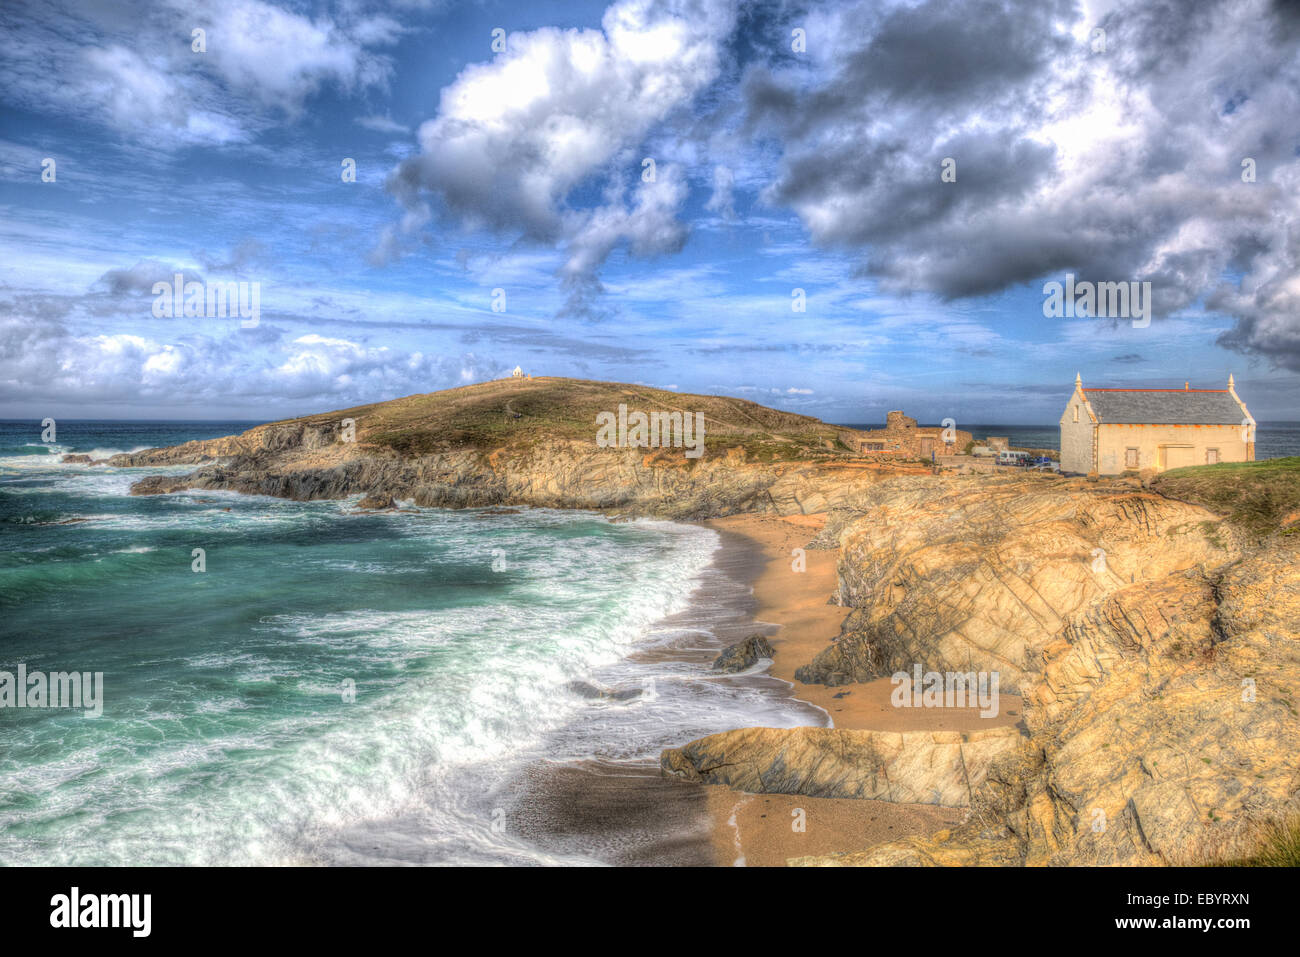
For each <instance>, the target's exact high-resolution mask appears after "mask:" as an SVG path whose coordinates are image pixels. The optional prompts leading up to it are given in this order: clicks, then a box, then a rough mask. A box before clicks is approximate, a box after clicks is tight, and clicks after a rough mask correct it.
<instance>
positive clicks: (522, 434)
mask: <svg viewBox="0 0 1300 957" xmlns="http://www.w3.org/2000/svg"><path fill="white" fill-rule="evenodd" d="M620 404H624V405H626V406H627V408H628V411H629V412H634V411H639V412H647V413H649V412H674V411H681V412H687V413H695V412H701V413H703V414H704V439H705V444H706V446H707V448H708V452H709V454H710V455H713V454H720V453H725V452H726V451H727V450H729V449H734V448H740V449H743V450H744V452H745V455H746V458H748V459H749V460H751V461H762V462H780V461H794V460H807V459H816V460H822V459H834V458H840V457H847V456H849V455H850V454H851V453H850V450H849V449H848V447H847V446H846V445H845V444H844V443H843V441H841V439H840V436H841V434H842V433H843V432H844V430H843V429H840V428H838V427H836V426H833V425H827V424H826V423H825V422H822V421H820V420H818V419H814V418H810V417H808V416H803V415H796V414H794V413H792V412H782V411H780V410H778V409H771V408H767V407H766V406H762V405H758V404H757V403H754V402H748V401H746V400H744V399H734V398H728V397H726V396H711V395H692V394H689V393H679V392H670V391H667V390H664V389H652V388H650V387H648V386H639V385H632V384H627V383H618V382H594V381H589V380H585V379H565V378H556V377H539V378H534V379H499V380H496V381H493V382H483V383H479V384H477V385H471V386H464V387H461V388H458V389H447V390H444V391H442V392H431V393H427V394H423V395H411V396H406V397H404V398H401V399H394V400H392V401H389V402H380V403H376V404H373V405H365V406H358V407H356V408H353V409H342V410H339V411H337V412H330V413H326V414H323V415H314V416H307V417H304V418H303V419H300V420H295V421H301V422H307V423H311V422H316V421H318V422H322V423H323V422H327V421H338V420H339V419H341V418H352V419H354V420H355V422H356V430H357V441H358V443H361V444H363V445H369V446H372V447H378V448H384V449H391V450H393V451H395V452H398V453H401V454H403V455H426V454H430V453H433V452H440V451H448V450H452V449H477V450H481V451H485V452H486V451H493V450H496V449H502V448H509V449H511V450H513V451H526V450H527V449H529V448H531V447H534V446H538V445H541V444H545V443H554V442H556V441H566V440H567V441H577V442H587V443H591V444H592V445H593V446H594V444H595V441H596V428H597V427H596V416H597V414H598V413H601V412H610V413H615V414H616V413H617V411H618V406H619V405H620Z"/></svg>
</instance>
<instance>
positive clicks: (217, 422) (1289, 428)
mask: <svg viewBox="0 0 1300 957" xmlns="http://www.w3.org/2000/svg"><path fill="white" fill-rule="evenodd" d="M56 421H57V423H58V425H57V427H58V428H67V429H72V430H74V431H72V432H64V433H63V435H60V436H58V438H57V439H56V441H57V442H58V445H59V446H60V449H59V451H60V453H61V454H67V453H69V452H80V453H85V452H93V451H95V448H94V447H93V445H86V444H85V443H84V442H82V443H78V441H77V439H78V436H77V434H76V430H77V427H85V426H95V428H94V429H91V430H90V432H91V433H93V434H94V435H96V436H97V437H98V438H105V437H108V436H111V437H112V439H113V440H114V442H113V444H114V445H115V446H117V447H118V448H120V447H121V446H120V445H118V443H130V444H131V447H134V448H148V447H153V446H154V443H155V442H156V441H157V440H158V439H159V438H163V439H165V441H164V444H165V445H173V444H174V445H179V444H180V443H182V442H187V441H190V440H191V439H210V438H220V437H221V436H225V435H236V434H238V433H240V432H243V431H246V430H247V429H251V428H253V427H255V426H258V425H264V424H265V423H266V422H277V421H281V420H279V419H266V420H258V419H73V418H67V419H58V420H56ZM827 424H828V425H833V426H837V427H840V428H846V429H860V430H863V431H870V430H872V429H879V428H881V427H882V426H883V423H882V422H828V423H827ZM919 424H920V425H922V426H927V427H938V426H939V423H928V422H921V423H919ZM957 427H958V428H959V429H961V430H962V431H963V432H969V433H971V434H972V435H973V436H975V438H976V439H977V440H978V439H985V438H987V437H988V436H990V435H999V436H1002V435H1004V436H1006V437H1007V439H1008V440H1009V444H1010V445H1011V446H1013V447H1016V448H1027V449H1052V450H1054V451H1059V450H1060V447H1061V435H1060V427H1059V425H1058V424H1057V423H1055V422H1053V423H1051V424H1043V425H1023V424H1022V425H1007V424H996V423H995V424H973V425H970V424H966V423H959V424H958V426H957ZM593 428H594V427H593ZM25 430H30V431H31V438H30V440H24V441H23V442H22V444H23V445H24V446H26V448H25V449H22V450H21V451H22V452H25V453H26V454H32V453H33V452H34V453H36V454H41V453H45V452H49V451H52V450H50V449H48V448H45V449H42V448H34V447H33V446H38V445H42V444H45V443H41V442H40V432H41V427H40V422H39V420H37V419H21V418H0V434H3V435H5V436H7V437H9V438H16V436H17V435H18V434H22V433H23V432H24V431H25ZM86 434H87V433H86V432H85V431H84V429H83V430H82V436H83V437H84V436H85V435H86ZM593 434H594V432H593ZM151 440H152V441H151ZM83 445H84V446H85V447H83ZM19 452H20V450H19V449H18V448H14V449H12V450H5V449H0V454H16V453H19ZM1292 455H1300V421H1269V422H1265V421H1261V422H1259V424H1258V428H1257V434H1256V442H1255V458H1256V459H1275V458H1284V457H1286V456H1292Z"/></svg>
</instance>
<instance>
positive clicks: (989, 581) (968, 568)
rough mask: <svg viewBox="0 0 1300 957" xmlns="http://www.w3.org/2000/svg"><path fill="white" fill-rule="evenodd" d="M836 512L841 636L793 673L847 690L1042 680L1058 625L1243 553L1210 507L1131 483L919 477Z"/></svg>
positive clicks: (1013, 685)
mask: <svg viewBox="0 0 1300 957" xmlns="http://www.w3.org/2000/svg"><path fill="white" fill-rule="evenodd" d="M864 499H865V501H864V502H863V503H862V505H861V507H862V509H863V511H864V512H866V513H867V516H868V517H862V515H861V513H859V514H858V515H847V514H841V515H839V516H837V523H838V525H837V528H836V531H837V532H838V537H839V540H840V545H841V558H840V566H839V570H840V575H839V578H840V588H839V594H838V600H839V601H840V603H842V604H844V605H849V606H852V607H853V608H854V611H853V613H852V614H851V615H850V616H849V618H848V619H847V620H846V621H845V623H844V630H843V633H842V635H841V637H840V639H839V640H838V641H837V642H835V643H834V644H833V645H831V646H830V647H829V648H827V649H826V650H825V651H823V652H822V653H821V654H819V655H818V656H817V657H816V658H814V659H813V661H812V662H810V663H809V664H808V665H806V666H805V667H803V668H801V669H800V670H799V672H798V674H797V677H798V678H799V680H801V681H805V682H810V683H822V684H830V685H836V684H845V683H848V682H851V681H863V680H867V679H869V678H874V677H879V676H881V675H887V674H892V673H894V672H896V671H908V670H910V669H911V668H912V666H913V664H914V663H917V662H920V663H924V664H925V665H926V666H927V668H933V669H935V670H939V671H970V670H974V671H997V672H998V673H999V674H1000V676H1001V683H1002V688H1003V690H1008V691H1014V690H1017V689H1019V688H1020V687H1021V684H1022V681H1023V679H1024V677H1025V675H1026V674H1028V673H1033V672H1037V671H1038V669H1039V656H1040V654H1041V652H1042V650H1043V649H1044V648H1045V647H1046V646H1047V645H1048V644H1049V643H1051V642H1052V641H1053V640H1054V639H1055V638H1056V636H1057V635H1058V634H1059V633H1060V631H1061V629H1062V627H1063V626H1064V625H1065V622H1066V620H1067V619H1068V618H1069V617H1070V616H1072V615H1073V614H1075V613H1076V612H1078V611H1080V610H1082V609H1084V608H1086V607H1088V606H1089V605H1091V604H1092V603H1094V602H1096V601H1098V600H1100V599H1101V598H1103V597H1105V596H1106V595H1108V594H1110V593H1111V592H1113V591H1115V590H1117V589H1119V588H1123V587H1125V586H1127V585H1130V584H1132V583H1134V582H1139V581H1152V580H1157V579H1160V578H1164V577H1166V576H1168V575H1170V574H1172V573H1174V572H1177V571H1181V570H1184V569H1190V568H1200V569H1206V568H1212V567H1216V566H1219V565H1222V564H1224V563H1225V562H1227V561H1230V560H1232V559H1234V558H1235V557H1237V555H1238V554H1239V549H1238V547H1237V546H1236V545H1235V544H1234V539H1233V535H1232V533H1231V532H1229V531H1228V530H1227V529H1225V528H1223V527H1222V525H1221V523H1220V521H1219V519H1218V518H1217V517H1216V516H1215V515H1214V514H1213V513H1211V512H1209V511H1207V510H1205V509H1203V508H1200V507H1198V506H1195V505H1188V504H1185V503H1182V502H1174V501H1170V500H1169V499H1165V498H1162V497H1160V496H1159V495H1156V494H1153V493H1150V492H1146V491H1144V490H1142V489H1141V488H1140V487H1139V486H1136V485H1125V484H1106V485H1097V484H1090V483H1087V482H1085V481H1082V480H1077V481H1069V480H1059V479H1058V480H1055V481H1046V480H1042V479H1031V478H1028V477H1018V476H1017V477H1009V478H990V479H986V480H982V481H979V480H971V479H952V478H931V477H916V478H909V479H907V480H906V481H899V480H897V479H896V480H893V481H890V482H886V483H882V484H879V485H877V486H875V487H873V488H871V489H868V490H867V491H866V493H865V495H864Z"/></svg>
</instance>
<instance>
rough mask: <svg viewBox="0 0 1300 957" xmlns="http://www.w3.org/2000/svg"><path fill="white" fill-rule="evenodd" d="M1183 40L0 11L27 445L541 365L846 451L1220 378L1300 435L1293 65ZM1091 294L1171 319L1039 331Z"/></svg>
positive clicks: (920, 26)
mask: <svg viewBox="0 0 1300 957" xmlns="http://www.w3.org/2000/svg"><path fill="white" fill-rule="evenodd" d="M1195 11H1196V12H1195V14H1194V15H1189V16H1187V17H1184V18H1181V19H1180V18H1177V17H1161V16H1158V15H1156V14H1157V12H1158V11H1156V12H1153V11H1151V10H1149V9H1147V8H1146V7H1143V6H1140V5H1135V6H1131V7H1130V6H1129V5H1126V4H1115V3H1080V4H1076V3H1069V2H1051V3H1032V4H1031V3H1003V2H995V0H976V2H972V3H968V4H965V5H962V4H957V3H954V2H939V0H925V2H921V3H907V4H891V3H874V2H873V3H856V4H854V3H849V4H833V3H827V4H803V5H801V4H787V3H778V4H746V5H743V6H737V5H734V4H732V3H729V2H727V0H672V2H660V3H654V4H647V3H642V2H638V0H622V2H619V3H614V4H606V3H536V2H534V3H528V4H513V3H493V2H482V3H455V4H453V3H438V2H421V0H406V2H377V0H348V2H339V3H318V4H307V3H288V2H281V3H278V4H277V3H269V2H263V0H228V2H215V0H199V2H187V3H179V2H177V3H170V2H165V0H156V2H151V3H140V4H119V3H110V2H84V0H83V2H80V3H75V4H72V3H69V4H61V3H40V4H23V3H18V4H17V5H12V4H11V5H6V6H5V8H4V9H3V11H0V64H3V65H0V87H2V88H3V91H4V111H3V114H2V119H0V206H2V207H3V216H2V217H0V416H3V417H21V418H42V417H44V416H47V415H52V416H56V417H58V416H63V417H69V416H76V417H81V416H93V417H102V418H151V417H167V418H180V419H194V418H227V417H232V418H243V419H269V418H278V417H281V416H287V415H294V414H303V413H307V412H313V411H323V410H327V409H332V408H341V407H346V406H349V405H354V404H358V403H361V402H368V401H377V400H382V399H388V398H395V397H397V396H400V395H406V394H410V393H412V392H427V391H433V390H435V389H441V388H447V387H451V386H456V385H461V384H465V383H469V382H476V381H482V380H484V379H490V378H495V377H498V376H501V375H504V374H507V372H508V370H509V369H511V368H513V367H514V366H515V365H516V364H518V365H522V366H523V367H524V368H525V369H526V370H528V371H530V372H533V373H535V374H549V375H565V376H576V377H584V378H598V379H611V380H620V381H630V382H640V383H646V384H649V385H654V386H659V387H663V388H671V389H679V390H681V391H689V392H707V393H721V394H730V395H739V396H743V397H746V398H751V399H754V400H755V401H759V402H762V403H764V404H768V405H773V406H777V407H780V408H784V409H789V410H792V411H797V412H803V413H806V414H810V415H815V416H818V417H821V418H824V419H827V420H830V421H838V422H870V421H876V420H882V419H883V416H884V413H885V411H887V410H888V409H894V408H902V409H905V410H907V411H908V412H909V413H911V414H914V415H917V416H918V417H920V418H921V419H923V420H925V421H938V420H940V419H942V418H944V417H947V416H952V417H954V418H956V419H957V421H958V422H959V423H961V422H963V421H964V422H968V423H992V422H1004V423H1038V422H1052V421H1054V420H1055V419H1056V417H1057V416H1058V414H1059V409H1060V407H1061V406H1062V404H1063V403H1064V401H1065V399H1066V398H1067V396H1068V394H1069V390H1070V388H1071V386H1072V383H1073V380H1074V375H1075V373H1076V372H1079V373H1081V374H1082V375H1083V379H1084V382H1085V384H1092V385H1096V386H1119V385H1130V384H1131V385H1147V386H1153V387H1171V386H1179V387H1180V386H1181V385H1182V383H1183V382H1184V381H1186V380H1191V382H1192V384H1193V386H1200V387H1222V386H1223V385H1224V384H1225V383H1226V380H1227V376H1228V373H1229V372H1233V373H1235V376H1236V381H1237V385H1238V390H1239V392H1240V393H1241V394H1242V395H1243V397H1244V398H1245V399H1246V401H1247V402H1248V404H1249V405H1250V407H1251V409H1252V411H1253V412H1254V413H1255V414H1256V416H1257V417H1259V418H1261V419H1265V420H1268V419H1297V418H1300V415H1298V414H1296V412H1295V410H1296V408H1297V399H1300V375H1298V370H1300V319H1297V316H1300V272H1298V271H1297V262H1300V200H1298V199H1297V197H1300V131H1298V129H1297V126H1296V124H1295V121H1294V118H1295V117H1296V116H1298V115H1300V102H1297V100H1298V98H1300V92H1297V91H1300V76H1298V75H1297V73H1298V71H1300V67H1298V66H1297V63H1298V62H1300V60H1298V58H1297V57H1296V55H1295V54H1296V44H1297V38H1298V37H1300V27H1297V23H1296V20H1295V18H1294V17H1293V16H1292V15H1291V14H1289V13H1288V12H1287V9H1286V7H1285V5H1277V6H1275V5H1273V4H1270V3H1253V2H1247V3H1244V4H1243V3H1237V4H1215V3H1204V4H1199V5H1195ZM196 28H199V29H203V30H205V41H206V50H204V51H203V52H195V51H194V50H192V49H191V44H192V30H193V29H196ZM496 28H501V29H502V30H504V31H505V33H506V44H505V47H506V48H505V50H503V51H494V50H493V49H492V43H493V30H494V29H496ZM1097 29H1102V30H1104V31H1105V38H1106V43H1105V48H1104V49H1102V50H1098V49H1097V48H1096V35H1095V34H1094V31H1095V30H1097ZM795 30H802V31H803V37H804V44H803V48H802V49H799V50H796V49H793V47H794V46H798V45H799V44H797V43H796V42H795V39H794V38H795V36H796V35H795V33H794V31H795ZM946 157H952V158H955V160H956V170H957V176H956V182H951V183H945V182H942V181H941V177H940V166H941V161H942V160H943V159H944V158H946ZM1245 157H1249V158H1251V159H1252V161H1253V162H1254V164H1255V166H1256V178H1255V180H1254V181H1253V182H1243V181H1242V177H1241V160H1242V158H1245ZM47 158H50V159H53V160H54V161H55V164H56V165H55V181H54V182H44V181H43V180H42V164H43V161H44V160H46V159H47ZM345 158H351V159H354V160H355V162H356V168H357V179H356V182H354V183H347V182H343V180H342V177H341V175H340V173H341V164H342V161H343V160H344V159H345ZM646 158H652V159H653V160H654V162H655V176H654V179H653V181H646V180H645V179H644V177H643V170H644V165H643V162H644V160H645V159H646ZM178 271H179V272H182V273H184V275H185V277H186V279H187V280H199V281H205V282H207V281H244V282H256V283H258V284H259V289H260V307H261V312H260V318H259V323H258V324H257V326H256V327H254V328H243V327H241V324H240V322H239V321H238V320H234V319H230V318H200V317H190V318H185V317H181V318H156V317H155V316H154V315H153V311H152V305H153V302H154V298H155V297H154V295H153V294H152V287H153V284H154V283H155V282H156V281H158V280H160V279H169V278H170V277H171V276H172V275H173V274H174V273H175V272H178ZM1067 272H1073V273H1076V274H1078V275H1079V276H1080V278H1091V279H1093V280H1097V281H1124V282H1128V281H1149V282H1151V283H1152V287H1153V289H1154V301H1155V305H1156V314H1155V318H1154V319H1153V320H1152V322H1151V323H1150V325H1149V326H1147V327H1146V328H1135V327H1134V326H1133V324H1132V323H1131V322H1129V321H1127V320H1118V321H1117V320H1111V319H1048V318H1045V317H1044V315H1043V309H1042V305H1043V299H1044V295H1043V284H1044V282H1047V281H1061V280H1063V278H1064V276H1065V274H1066V273H1067ZM796 288H798V289H803V290H804V291H805V295H806V302H807V308H806V311H804V312H795V311H793V310H792V308H791V301H792V290H794V289H796ZM495 289H501V290H504V291H505V309H504V311H494V310H493V308H492V304H493V290H495Z"/></svg>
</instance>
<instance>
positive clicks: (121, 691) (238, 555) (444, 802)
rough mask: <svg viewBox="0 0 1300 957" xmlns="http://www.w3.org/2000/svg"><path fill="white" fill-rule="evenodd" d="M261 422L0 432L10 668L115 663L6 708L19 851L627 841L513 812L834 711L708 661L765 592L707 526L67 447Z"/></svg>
mask: <svg viewBox="0 0 1300 957" xmlns="http://www.w3.org/2000/svg"><path fill="white" fill-rule="evenodd" d="M251 424H252V423H247V422H202V423H177V422H88V421H76V422H74V421H65V420H60V421H59V422H58V424H57V433H56V436H55V441H50V442H45V441H42V439H41V427H40V425H39V423H37V422H34V421H28V422H4V423H0V672H8V673H9V674H11V675H13V676H15V680H16V675H17V673H18V668H19V666H24V667H25V669H26V672H27V674H28V675H29V676H30V675H32V674H34V673H38V672H39V673H43V674H46V675H48V674H50V673H53V672H72V671H76V672H81V673H85V674H90V675H93V674H95V673H100V674H102V695H101V697H102V701H101V707H102V713H101V714H100V715H99V716H88V715H87V713H86V712H87V710H89V709H87V708H84V707H83V708H81V709H69V708H51V707H43V708H41V707H27V708H16V707H0V863H3V864H7V865H122V864H144V865H161V864H206V865H220V864H231V865H239V864H253V865H263V864H265V865H269V864H285V863H292V864H349V865H351V864H392V863H420V864H553V863H578V864H603V863H611V862H617V861H619V860H623V859H625V857H620V854H621V853H623V852H625V851H626V850H627V848H619V847H616V846H615V847H611V846H610V842H609V841H601V840H596V839H594V838H593V839H591V840H584V839H583V838H582V835H581V834H578V835H571V834H570V835H567V836H564V838H563V839H556V837H555V833H554V832H555V828H548V827H547V826H546V822H545V821H542V822H540V824H538V825H537V826H535V827H534V828H532V832H535V833H530V831H529V829H527V828H521V827H520V826H517V822H519V821H521V820H529V819H531V820H534V821H535V822H536V819H537V814H536V813H533V814H532V815H531V818H530V815H529V814H528V813H525V812H526V811H527V808H521V806H520V805H521V802H524V803H526V802H527V801H528V800H529V793H530V792H529V789H528V787H527V786H521V782H524V783H525V784H526V782H527V781H528V780H529V779H530V778H536V777H537V774H538V772H539V769H540V770H541V771H543V772H545V771H547V770H548V769H552V770H553V769H555V768H557V767H577V766H582V767H586V768H589V769H593V768H594V769H597V771H599V772H600V773H613V774H620V773H622V772H623V771H624V770H627V771H630V772H634V773H636V774H641V775H642V776H657V765H658V759H659V754H660V751H661V750H662V749H663V748H665V747H670V746H676V745H680V744H684V743H686V742H687V741H690V740H693V739H695V738H698V737H701V736H702V735H704V734H708V733H712V732H715V731H721V730H725V729H728V728H732V727H742V726H747V725H756V724H761V725H767V726H771V727H793V726H796V725H802V724H826V723H829V720H828V719H827V718H826V716H825V714H824V712H821V711H819V710H817V709H813V708H812V706H810V705H807V704H804V703H803V702H797V701H795V700H794V699H793V698H791V697H790V696H789V686H788V685H787V684H786V683H785V682H780V681H778V680H777V679H774V678H770V677H769V676H766V675H763V674H758V673H754V674H751V675H742V676H740V677H738V678H730V677H720V676H718V675H715V674H712V673H711V672H710V670H709V662H710V660H711V659H712V657H713V656H714V655H716V654H717V652H718V650H719V649H720V648H721V647H722V645H723V644H724V642H725V641H727V640H737V638H738V637H743V634H740V631H741V630H742V629H740V626H739V625H737V624H736V622H737V621H740V620H741V619H744V620H746V621H747V620H748V619H747V617H746V616H745V614H743V612H744V607H743V606H744V602H745V601H747V600H750V599H748V597H747V595H746V594H744V592H746V589H745V588H743V587H741V586H740V584H739V583H738V582H736V581H733V580H727V581H721V580H719V575H720V573H719V566H718V564H717V562H716V561H715V558H716V557H717V555H718V553H719V549H720V533H718V532H715V531H714V530H712V529H709V528H705V527H703V526H699V525H691V524H680V523H671V522H663V521H652V520H637V521H611V520H609V519H607V518H605V517H603V516H601V515H599V514H595V513H590V512H576V511H575V512H570V511H555V510H545V509H486V510H485V509H475V510H465V511H454V510H443V509H433V508H417V507H415V506H414V505H412V504H410V503H404V504H403V508H402V509H401V511H397V512H382V513H361V512H359V511H358V510H357V508H356V500H355V499H351V500H346V501H328V502H292V501H286V500H282V499H275V498H268V497H261V496H245V495H239V494H236V493H225V492H211V491H192V492H181V493H177V494H172V495H166V496H142V497H133V496H131V495H129V494H128V489H129V487H130V485H131V483H132V482H134V481H136V480H137V479H139V478H140V477H141V476H142V475H146V474H158V473H160V472H166V471H169V469H167V468H162V469H160V468H149V469H115V468H110V467H107V466H90V465H76V464H64V463H63V462H62V461H61V458H62V456H63V455H66V454H68V453H86V454H89V455H91V456H92V457H94V458H102V457H106V456H108V455H110V454H112V453H114V452H123V451H134V450H139V449H143V448H149V447H156V446H164V445H172V444H176V443H179V442H183V441H186V440H189V439H202V438H211V437H216V436H221V435H228V434H232V433H237V432H240V431H243V430H244V429H245V428H247V427H249V426H250V425H251ZM187 469H188V467H172V468H171V469H170V470H171V471H175V472H180V473H183V472H185V471H187ZM198 550H201V551H198ZM701 594H711V595H713V596H714V597H715V598H718V596H721V597H720V598H718V600H716V601H715V600H713V599H710V600H708V601H705V602H701V601H700V596H701ZM714 607H717V608H723V607H725V608H727V609H729V610H728V612H727V614H728V615H729V616H730V617H729V618H728V617H726V616H720V615H718V614H714V613H713V611H711V609H712V608H714ZM750 611H752V607H751V608H750ZM724 625H725V627H723V626H724ZM728 628H729V629H731V632H732V633H728V631H727V629H728ZM0 680H2V676H0ZM814 712H815V713H814ZM683 787H684V788H685V787H687V786H686V785H683ZM693 790H698V789H693ZM539 834H540V835H544V836H546V839H545V840H542V839H541V837H538V836H537V835H539ZM634 837H635V835H634ZM643 838H645V835H641V836H640V838H637V839H638V840H641V839H643ZM629 840H632V838H629ZM642 843H643V844H645V846H647V847H649V846H651V844H652V843H653V842H651V843H645V841H644V840H642ZM647 853H649V852H647ZM649 860H650V862H653V861H654V858H653V854H651V856H650V859H649Z"/></svg>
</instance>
